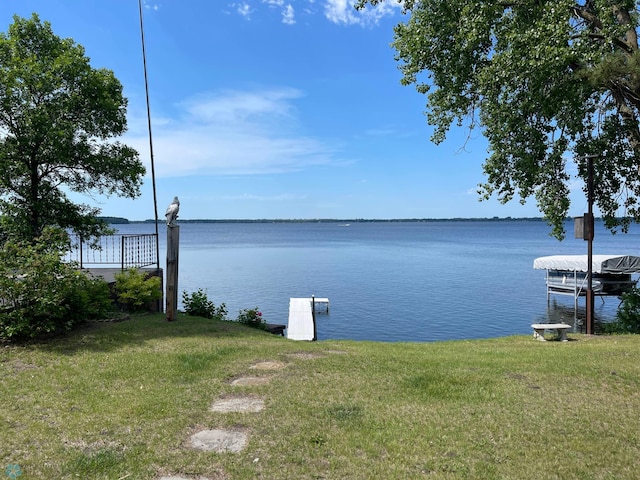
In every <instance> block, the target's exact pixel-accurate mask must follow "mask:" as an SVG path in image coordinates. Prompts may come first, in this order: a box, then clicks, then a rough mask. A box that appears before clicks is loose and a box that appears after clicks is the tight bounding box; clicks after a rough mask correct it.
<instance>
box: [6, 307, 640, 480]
mask: <svg viewBox="0 0 640 480" xmlns="http://www.w3.org/2000/svg"><path fill="white" fill-rule="evenodd" d="M569 336H570V337H571V338H572V339H573V341H571V342H566V343H560V342H547V343H542V342H536V341H534V340H532V339H531V337H529V336H526V337H525V336H514V337H507V338H500V339H492V340H478V341H455V342H438V343H375V342H352V341H320V342H316V343H307V342H293V341H288V340H285V339H284V338H282V337H276V336H274V335H270V334H268V333H264V332H261V331H258V330H252V329H248V328H246V327H243V326H241V325H237V324H232V323H228V322H215V321H211V320H205V319H199V318H193V317H186V316H185V317H180V319H179V320H178V321H177V322H174V323H167V322H165V321H164V320H163V317H162V316H141V317H135V318H133V319H132V320H131V321H126V322H121V323H113V324H109V323H94V324H90V325H87V326H86V327H84V328H83V329H81V330H79V331H77V332H76V333H74V334H72V335H71V336H69V337H66V338H61V339H55V340H51V341H48V342H46V343H37V344H28V345H19V346H16V345H0V392H1V395H0V440H1V441H0V469H1V470H0V478H8V476H6V475H5V473H4V470H5V467H6V466H9V465H19V466H20V469H21V471H22V475H21V476H20V477H19V479H20V480H26V479H72V478H73V479H76V478H82V479H102V478H104V479H114V480H115V479H157V478H160V477H161V476H163V475H179V476H181V477H184V478H193V479H197V478H199V477H205V478H209V479H256V478H258V479H372V478H375V479H412V478H429V479H432V478H434V479H437V478H481V479H490V478H496V479H497V478H500V479H506V478H512V479H524V478H531V479H536V478H562V479H568V478H585V479H624V478H629V479H631V478H638V473H637V467H636V464H637V459H638V458H640V337H638V336H611V337H604V336H602V337H586V336H582V335H577V334H573V335H572V334H570V335H569ZM264 361H276V362H280V363H281V364H283V368H280V369H275V370H259V369H252V368H251V367H252V366H255V365H256V364H257V363H259V362H264ZM243 376H258V377H269V381H268V382H267V383H265V384H263V385H249V386H234V385H232V381H233V380H234V379H237V378H239V377H243ZM232 395H233V396H235V395H244V396H249V397H256V398H261V399H264V401H265V409H264V410H263V411H261V412H258V413H237V412H235V413H218V412H212V411H210V409H209V407H210V406H211V404H212V403H213V402H214V401H215V400H218V399H220V398H225V397H229V396H232ZM203 429H232V430H239V431H243V432H245V433H248V435H249V443H248V445H247V447H246V448H245V449H244V450H243V451H241V452H239V453H213V452H203V451H199V450H194V449H192V448H190V447H189V437H190V435H192V434H194V433H196V432H198V431H200V430H203ZM3 476H4V477H3Z"/></svg>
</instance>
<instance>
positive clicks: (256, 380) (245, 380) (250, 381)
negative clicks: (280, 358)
mask: <svg viewBox="0 0 640 480" xmlns="http://www.w3.org/2000/svg"><path fill="white" fill-rule="evenodd" d="M271 378H272V377H240V378H236V379H235V380H233V381H232V382H231V385H233V386H234V387H245V386H252V385H267V384H268V383H269V382H270V381H271Z"/></svg>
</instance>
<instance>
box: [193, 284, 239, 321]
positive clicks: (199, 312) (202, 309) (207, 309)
mask: <svg viewBox="0 0 640 480" xmlns="http://www.w3.org/2000/svg"><path fill="white" fill-rule="evenodd" d="M182 303H183V304H184V310H185V312H187V315H191V316H194V317H204V318H214V319H216V320H226V318H227V313H228V312H227V306H226V305H225V304H224V303H221V304H220V306H219V307H216V306H215V304H214V303H213V302H212V301H211V300H209V299H208V298H207V294H206V293H205V292H204V291H203V290H202V289H201V288H199V289H198V290H197V291H195V292H192V293H191V294H188V293H187V292H186V291H185V292H182Z"/></svg>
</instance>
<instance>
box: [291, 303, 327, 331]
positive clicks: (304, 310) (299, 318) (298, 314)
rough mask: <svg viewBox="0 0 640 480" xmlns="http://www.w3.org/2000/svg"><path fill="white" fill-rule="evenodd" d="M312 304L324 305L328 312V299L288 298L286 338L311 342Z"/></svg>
mask: <svg viewBox="0 0 640 480" xmlns="http://www.w3.org/2000/svg"><path fill="white" fill-rule="evenodd" d="M313 303H315V304H316V305H318V304H321V305H322V304H326V306H327V312H328V311H329V299H328V298H290V299H289V323H288V324H287V338H289V339H291V340H309V341H311V340H313V339H314V328H313V311H312V309H313V306H312V305H313Z"/></svg>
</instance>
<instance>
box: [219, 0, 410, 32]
mask: <svg viewBox="0 0 640 480" xmlns="http://www.w3.org/2000/svg"><path fill="white" fill-rule="evenodd" d="M356 2H357V0H307V1H306V6H303V7H302V12H303V13H304V14H306V15H315V14H316V10H317V9H316V8H315V7H316V6H320V7H322V6H324V16H325V18H326V19H327V20H329V21H330V22H333V23H337V24H345V25H363V26H364V25H375V24H377V23H378V22H379V21H380V20H381V19H382V18H383V17H386V16H392V15H395V14H396V13H397V12H398V11H399V10H400V9H402V5H403V3H404V0H386V1H385V2H382V3H379V4H378V5H375V6H372V5H367V7H366V8H365V9H363V10H361V11H358V10H356V9H355V4H356ZM260 4H262V5H267V6H268V7H269V8H277V9H279V10H280V12H281V14H282V23H284V24H287V25H293V24H295V23H296V19H295V12H294V8H293V6H292V4H291V3H286V0H260V3H258V0H247V1H244V2H242V3H231V4H230V6H231V7H233V8H235V9H236V11H237V13H238V14H240V15H241V16H243V17H245V18H246V19H249V18H250V17H251V15H252V14H253V13H254V12H255V11H256V10H257V8H256V7H257V6H258V5H260ZM252 5H255V6H256V7H254V6H252Z"/></svg>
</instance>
